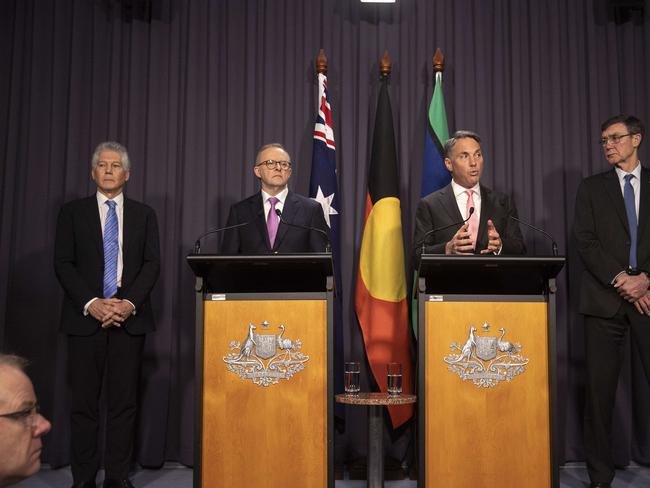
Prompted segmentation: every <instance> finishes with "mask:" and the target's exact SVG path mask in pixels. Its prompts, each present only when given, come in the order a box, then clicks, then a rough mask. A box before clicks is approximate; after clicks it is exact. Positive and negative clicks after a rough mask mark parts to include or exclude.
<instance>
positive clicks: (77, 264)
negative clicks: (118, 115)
mask: <svg viewBox="0 0 650 488" xmlns="http://www.w3.org/2000/svg"><path fill="white" fill-rule="evenodd" d="M130 169H131V168H130V162H129V156H128V153H127V150H126V148H125V147H124V146H122V145H121V144H118V143H116V142H104V143H102V144H100V145H99V146H97V149H96V150H95V153H94V154H93V157H92V172H91V175H92V179H93V180H94V181H95V183H96V185H97V192H96V194H94V195H92V196H90V197H87V198H82V199H79V200H74V201H71V202H68V203H66V204H65V205H63V207H62V208H61V211H60V213H59V218H58V222H57V228H56V241H55V251H54V268H55V271H56V275H57V277H58V279H59V282H60V283H61V286H62V287H63V290H64V292H65V296H64V300H63V309H62V313H61V330H62V331H63V332H65V333H66V334H67V335H68V375H69V381H70V387H71V391H72V399H71V404H72V405H71V466H72V476H73V479H74V485H73V486H74V487H77V488H90V487H94V486H95V476H96V474H97V470H98V469H99V453H100V450H99V447H98V442H97V441H98V439H97V434H98V431H99V405H98V398H99V396H100V390H101V386H102V381H104V378H105V381H106V392H105V397H106V399H107V419H106V444H105V449H104V451H105V452H104V468H105V472H106V477H105V481H104V485H103V486H104V488H113V487H121V488H129V487H132V486H133V485H132V484H131V482H130V481H129V479H128V470H129V465H130V463H131V460H132V457H133V444H134V432H135V420H136V414H137V393H138V383H139V377H140V363H141V358H142V348H143V345H144V338H145V334H146V333H147V332H151V331H152V330H153V329H154V320H153V314H152V310H151V303H150V301H149V297H150V294H151V290H152V288H153V286H154V284H155V283H156V280H157V279H158V274H159V271H160V247H159V242H158V223H157V221H156V214H155V212H154V211H153V209H152V208H151V207H149V206H147V205H145V204H143V203H140V202H137V201H135V200H131V199H128V198H126V197H125V196H124V193H123V189H124V185H125V183H126V181H127V180H128V179H129V176H130Z"/></svg>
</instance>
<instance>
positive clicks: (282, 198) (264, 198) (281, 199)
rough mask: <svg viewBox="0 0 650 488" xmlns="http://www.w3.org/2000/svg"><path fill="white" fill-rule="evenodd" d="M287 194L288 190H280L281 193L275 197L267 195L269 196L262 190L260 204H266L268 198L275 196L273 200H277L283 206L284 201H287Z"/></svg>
mask: <svg viewBox="0 0 650 488" xmlns="http://www.w3.org/2000/svg"><path fill="white" fill-rule="evenodd" d="M288 193H289V188H285V189H284V190H282V191H281V192H280V193H278V194H277V195H269V194H268V193H266V192H265V191H264V190H262V203H266V202H267V201H268V199H269V198H271V197H272V196H275V198H277V199H278V201H279V202H280V203H281V204H282V205H284V201H285V200H286V199H287V194H288Z"/></svg>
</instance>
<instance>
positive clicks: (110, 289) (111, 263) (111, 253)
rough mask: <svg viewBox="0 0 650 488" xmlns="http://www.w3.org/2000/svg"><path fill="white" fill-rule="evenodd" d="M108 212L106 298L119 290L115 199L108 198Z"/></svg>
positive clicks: (105, 261)
mask: <svg viewBox="0 0 650 488" xmlns="http://www.w3.org/2000/svg"><path fill="white" fill-rule="evenodd" d="M106 205H108V214H107V215H106V223H105V224H104V298H110V297H112V296H113V295H115V293H116V292H117V253H118V247H119V243H118V232H119V231H118V226H117V213H116V212H115V206H116V205H117V204H116V203H115V202H114V201H113V200H106Z"/></svg>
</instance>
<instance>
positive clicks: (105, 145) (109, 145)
mask: <svg viewBox="0 0 650 488" xmlns="http://www.w3.org/2000/svg"><path fill="white" fill-rule="evenodd" d="M103 151H113V152H116V153H118V154H119V155H120V161H122V166H123V167H124V169H125V170H126V171H131V161H130V160H129V152H128V151H127V150H126V147H124V146H123V145H122V144H120V143H119V142H115V141H106V142H102V143H100V144H99V145H98V146H97V147H96V148H95V152H94V153H93V159H92V169H95V168H96V167H97V163H98V161H99V155H100V154H101V153H102V152H103Z"/></svg>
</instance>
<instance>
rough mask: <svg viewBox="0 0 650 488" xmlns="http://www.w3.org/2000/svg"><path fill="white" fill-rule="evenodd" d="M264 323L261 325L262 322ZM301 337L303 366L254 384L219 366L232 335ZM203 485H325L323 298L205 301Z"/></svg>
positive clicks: (234, 337) (217, 487) (237, 338)
mask: <svg viewBox="0 0 650 488" xmlns="http://www.w3.org/2000/svg"><path fill="white" fill-rule="evenodd" d="M265 320H266V321H268V322H269V328H268V330H262V325H261V324H262V322H263V321H265ZM251 322H252V323H254V324H255V325H256V327H257V329H256V330H255V332H256V333H260V334H275V335H277V334H279V333H280V330H279V329H278V326H279V325H280V324H283V325H284V326H285V332H284V336H283V337H284V338H287V339H292V340H294V341H295V340H296V339H300V340H301V341H302V348H301V349H300V352H302V353H304V354H306V355H308V356H309V360H308V361H307V362H306V363H305V369H304V370H302V371H300V372H298V373H297V374H295V375H294V376H293V377H292V378H291V379H289V380H285V379H280V380H279V383H278V384H275V385H270V386H266V387H263V386H258V385H255V384H253V382H252V381H251V380H250V379H248V380H244V379H241V378H240V377H239V376H238V375H237V374H236V373H233V372H231V371H227V370H226V363H225V362H224V361H223V358H224V356H226V355H227V354H228V353H231V352H233V351H231V350H230V349H229V345H230V343H231V341H237V342H240V343H243V342H244V339H245V338H246V337H247V334H248V331H249V327H248V324H249V323H251ZM204 331H205V333H204V385H203V387H204V397H203V437H202V470H203V471H202V475H203V476H202V480H203V482H202V486H203V487H205V488H220V487H224V488H225V487H228V488H231V487H234V486H255V487H268V488H276V487H284V486H304V487H325V486H327V462H328V460H327V402H326V400H327V309H326V301H324V300H266V301H223V302H219V301H215V302H205V328H204Z"/></svg>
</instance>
